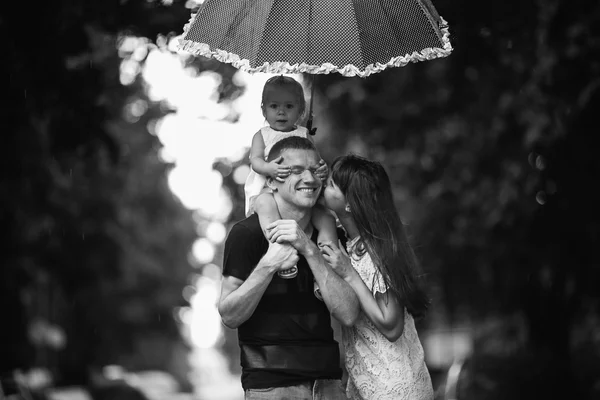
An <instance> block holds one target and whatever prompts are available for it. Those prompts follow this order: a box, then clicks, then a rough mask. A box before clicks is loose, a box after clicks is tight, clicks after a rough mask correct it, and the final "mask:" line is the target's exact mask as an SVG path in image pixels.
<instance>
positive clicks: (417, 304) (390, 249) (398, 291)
mask: <svg viewBox="0 0 600 400" xmlns="http://www.w3.org/2000/svg"><path fill="white" fill-rule="evenodd" d="M331 179H332V180H333V181H334V182H335V184H336V185H337V186H338V187H339V188H340V190H341V192H342V193H343V194H344V196H345V197H346V201H347V202H348V205H349V206H350V210H351V211H350V212H351V213H352V217H353V219H354V221H355V222H356V225H357V228H358V232H359V234H360V238H361V239H360V240H361V242H360V243H359V248H358V249H359V254H360V250H362V253H364V251H368V252H369V255H370V256H371V259H372V260H373V264H375V268H377V270H378V272H379V273H380V274H381V275H382V277H383V279H384V281H385V283H386V284H387V286H388V287H389V290H390V291H391V293H392V294H393V295H394V296H395V297H396V298H397V299H398V301H399V302H400V304H402V305H404V306H405V307H406V308H407V309H408V312H410V313H411V314H412V315H413V316H414V317H421V316H423V315H424V314H425V312H426V310H427V308H428V306H429V299H428V297H427V295H426V293H425V291H424V290H423V288H422V286H421V284H420V282H419V265H418V262H417V257H416V256H415V253H414V251H413V249H412V247H411V245H410V244H409V242H408V238H407V235H406V231H405V229H404V224H403V223H402V221H401V220H400V216H399V215H398V212H397V210H396V206H395V203H394V198H393V194H392V187H391V183H390V179H389V177H388V175H387V173H386V171H385V169H384V168H383V166H382V165H381V164H380V163H378V162H376V161H371V160H368V159H366V158H363V157H360V156H356V155H352V154H350V155H346V156H340V157H338V158H336V159H335V160H334V162H333V164H332V165H331Z"/></svg>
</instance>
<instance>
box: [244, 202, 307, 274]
mask: <svg viewBox="0 0 600 400" xmlns="http://www.w3.org/2000/svg"><path fill="white" fill-rule="evenodd" d="M254 212H255V213H256V214H258V222H259V223H260V229H262V231H263V235H265V237H266V238H267V240H268V239H269V236H268V235H267V226H269V224H270V223H272V222H275V221H277V220H280V219H281V215H279V209H278V208H277V203H275V199H274V198H273V194H272V193H269V192H262V193H260V194H259V195H258V196H256V199H255V200H254ZM297 274H298V266H297V265H294V266H293V267H291V268H288V269H286V270H283V271H279V272H277V275H279V276H280V277H281V278H283V279H291V278H294V277H295V276H296V275H297Z"/></svg>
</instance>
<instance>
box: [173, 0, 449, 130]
mask: <svg viewBox="0 0 600 400" xmlns="http://www.w3.org/2000/svg"><path fill="white" fill-rule="evenodd" d="M449 36H450V33H449V31H448V25H447V23H446V21H445V20H444V19H443V18H442V17H441V16H440V15H439V14H438V12H437V11H436V9H435V7H434V6H433V4H432V3H431V1H430V0H352V1H351V0H206V1H205V2H204V3H202V4H201V6H200V7H199V8H198V10H197V12H195V13H192V16H191V19H190V21H189V23H188V24H186V25H185V26H184V32H183V35H182V37H181V39H180V44H179V48H180V49H181V50H184V51H186V52H189V53H191V54H193V55H196V56H204V57H208V58H214V59H216V60H219V61H221V62H224V63H230V64H232V65H233V66H234V67H236V68H238V69H240V70H243V71H246V72H249V73H255V72H265V73H282V74H283V73H289V74H292V73H309V74H328V73H332V72H337V73H340V74H342V75H343V76H359V77H363V78H364V77H367V76H369V75H371V74H373V73H377V72H380V71H383V70H385V69H386V68H389V67H402V66H405V65H406V64H408V63H410V62H419V61H426V60H433V59H436V58H440V57H446V56H448V55H449V54H450V53H451V52H452V45H451V44H450V40H449ZM313 89H314V85H313ZM311 123H312V96H311V104H310V113H309V121H308V123H307V127H308V128H309V130H310V128H311V127H310V126H309V125H310V124H311Z"/></svg>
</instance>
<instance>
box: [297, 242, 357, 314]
mask: <svg viewBox="0 0 600 400" xmlns="http://www.w3.org/2000/svg"><path fill="white" fill-rule="evenodd" d="M309 242H310V243H309V244H308V248H307V249H306V250H305V251H304V252H302V255H303V256H304V257H305V258H306V261H308V266H309V267H310V269H311V270H312V272H313V275H314V277H315V281H316V282H317V285H318V286H319V291H320V293H321V297H322V298H323V301H324V302H325V304H326V305H327V308H328V309H329V312H330V313H331V315H333V317H334V318H335V319H337V320H338V321H339V322H340V323H341V324H342V325H344V326H352V325H354V323H355V322H356V318H358V314H359V312H360V304H359V303H358V298H357V297H356V293H355V292H354V290H353V289H352V287H350V285H349V284H348V283H347V282H346V281H345V280H343V279H342V278H341V277H340V276H339V275H338V274H336V273H335V271H333V269H331V267H330V266H329V264H327V262H326V261H325V259H324V258H323V256H322V255H321V252H320V251H319V249H318V248H317V246H316V245H315V244H314V243H313V242H312V241H310V240H309Z"/></svg>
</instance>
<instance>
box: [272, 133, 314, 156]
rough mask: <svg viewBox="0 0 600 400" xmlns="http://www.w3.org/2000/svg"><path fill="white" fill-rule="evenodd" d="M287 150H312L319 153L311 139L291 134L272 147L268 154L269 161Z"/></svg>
mask: <svg viewBox="0 0 600 400" xmlns="http://www.w3.org/2000/svg"><path fill="white" fill-rule="evenodd" d="M285 150H312V151H314V152H316V153H317V154H319V152H318V151H317V148H316V147H315V145H314V144H313V142H311V141H310V140H308V139H306V138H303V137H300V136H290V137H286V138H284V139H281V140H280V141H279V142H277V143H275V144H274V145H273V147H271V151H269V155H268V156H267V161H268V162H270V161H273V160H274V159H276V158H277V157H279V156H280V155H281V153H283V152H284V151H285Z"/></svg>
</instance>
